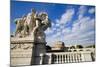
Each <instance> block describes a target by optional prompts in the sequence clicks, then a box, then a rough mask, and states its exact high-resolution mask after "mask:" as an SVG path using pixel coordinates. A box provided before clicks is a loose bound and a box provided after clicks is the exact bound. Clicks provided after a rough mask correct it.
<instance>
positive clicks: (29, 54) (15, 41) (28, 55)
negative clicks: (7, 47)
mask: <svg viewBox="0 0 100 67" xmlns="http://www.w3.org/2000/svg"><path fill="white" fill-rule="evenodd" d="M45 53H46V42H34V40H33V39H32V37H27V38H16V37H12V38H11V65H12V66H16V65H39V64H42V63H43V55H44V54H45Z"/></svg>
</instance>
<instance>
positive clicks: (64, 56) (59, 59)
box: [46, 51, 94, 64]
mask: <svg viewBox="0 0 100 67" xmlns="http://www.w3.org/2000/svg"><path fill="white" fill-rule="evenodd" d="M91 54H92V53H91V52H90V51H87V52H59V53H47V54H46V55H48V56H50V57H51V59H49V60H51V61H49V64H50V63H51V64H58V63H77V62H87V61H88V62H89V61H93V60H94V58H93V57H92V55H91Z"/></svg>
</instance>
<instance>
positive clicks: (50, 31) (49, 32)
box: [45, 28, 53, 34]
mask: <svg viewBox="0 0 100 67" xmlns="http://www.w3.org/2000/svg"><path fill="white" fill-rule="evenodd" d="M45 33H46V34H51V33H53V30H51V28H48V29H47V30H46V31H45Z"/></svg>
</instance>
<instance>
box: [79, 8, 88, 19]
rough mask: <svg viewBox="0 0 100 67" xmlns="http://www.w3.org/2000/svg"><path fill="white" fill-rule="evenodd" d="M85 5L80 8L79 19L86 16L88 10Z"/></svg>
mask: <svg viewBox="0 0 100 67" xmlns="http://www.w3.org/2000/svg"><path fill="white" fill-rule="evenodd" d="M86 10H87V9H86V7H85V6H80V7H79V9H78V19H81V18H82V17H83V16H84V13H85V12H86Z"/></svg>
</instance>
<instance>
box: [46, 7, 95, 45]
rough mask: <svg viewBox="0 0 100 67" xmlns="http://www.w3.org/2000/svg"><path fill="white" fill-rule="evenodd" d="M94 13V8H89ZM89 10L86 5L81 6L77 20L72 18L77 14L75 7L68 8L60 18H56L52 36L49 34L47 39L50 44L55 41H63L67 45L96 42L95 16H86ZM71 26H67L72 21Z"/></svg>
mask: <svg viewBox="0 0 100 67" xmlns="http://www.w3.org/2000/svg"><path fill="white" fill-rule="evenodd" d="M90 10H91V12H90V13H92V11H93V9H92V8H91V9H89V10H88V11H90ZM86 12H87V8H86V7H85V6H80V7H79V8H78V12H77V13H76V14H77V15H76V17H78V18H77V19H75V20H72V18H73V17H75V16H74V14H75V11H74V9H73V8H72V7H71V9H67V10H66V12H65V13H63V14H62V15H61V18H60V19H56V20H55V23H54V24H53V27H52V29H51V30H52V32H53V33H54V32H55V33H54V34H53V35H52V36H48V38H47V41H48V42H49V44H52V45H53V43H54V42H55V41H63V42H65V44H66V45H77V44H81V45H90V44H94V43H95V18H91V16H88V15H87V16H84V14H85V13H86ZM69 21H71V22H72V23H71V26H70V27H66V25H67V23H70V22H69Z"/></svg>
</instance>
